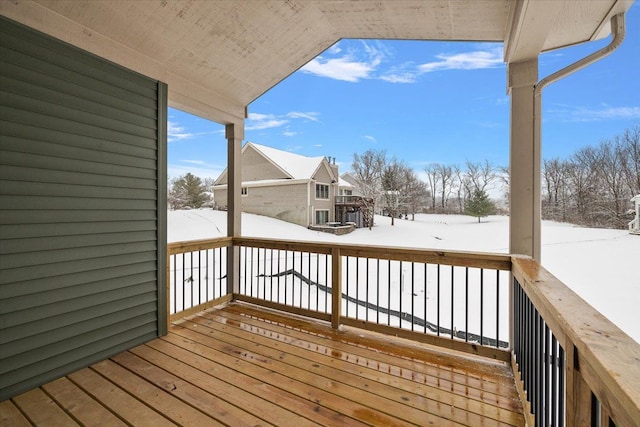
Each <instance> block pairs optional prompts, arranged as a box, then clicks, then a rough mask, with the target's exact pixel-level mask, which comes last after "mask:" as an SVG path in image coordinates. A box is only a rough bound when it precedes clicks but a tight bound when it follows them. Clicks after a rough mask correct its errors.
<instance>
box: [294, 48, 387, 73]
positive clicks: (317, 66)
mask: <svg viewBox="0 0 640 427" xmlns="http://www.w3.org/2000/svg"><path fill="white" fill-rule="evenodd" d="M362 47H363V48H362V50H355V49H353V50H351V51H349V52H346V53H345V54H344V55H342V56H341V57H337V58H326V57H323V56H318V57H316V58H314V59H312V60H311V62H309V63H308V64H307V65H305V66H304V67H302V68H301V69H300V71H302V72H304V73H309V74H315V75H316V76H320V77H327V78H331V79H335V80H342V81H346V82H354V83H355V82H358V81H360V80H362V79H369V78H372V77H373V73H374V71H375V70H376V69H377V67H378V66H379V65H380V64H381V63H382V61H383V59H384V58H385V56H386V54H385V52H384V47H383V45H382V44H381V43H376V44H375V45H374V44H371V43H366V42H364V41H363V42H362ZM326 53H327V54H328V55H338V54H341V53H342V49H341V48H340V47H339V46H338V45H334V46H332V47H331V48H330V49H329V50H328V51H327V52H326Z"/></svg>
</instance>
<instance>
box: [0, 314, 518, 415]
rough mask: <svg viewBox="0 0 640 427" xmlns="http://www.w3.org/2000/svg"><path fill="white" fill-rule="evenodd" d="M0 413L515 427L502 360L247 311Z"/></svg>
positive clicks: (86, 372) (203, 318) (195, 320)
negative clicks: (492, 359)
mask: <svg viewBox="0 0 640 427" xmlns="http://www.w3.org/2000/svg"><path fill="white" fill-rule="evenodd" d="M0 410H1V414H0V417H1V418H0V419H2V421H3V423H2V424H3V425H5V424H6V425H24V424H25V422H26V423H27V424H30V423H33V424H35V425H50V424H52V425H55V423H56V422H57V423H58V425H73V424H74V423H76V424H80V425H92V424H93V425H116V426H117V425H154V426H155V425H184V426H188V425H207V426H209V425H211V426H215V425H229V426H243V425H246V426H269V425H274V426H275V425H291V426H318V425H328V426H364V425H381V426H382V425H384V426H406V425H414V426H415V425H420V426H426V425H434V426H463V425H464V426H523V425H524V417H523V413H522V412H523V410H522V405H521V403H520V401H519V399H518V395H517V391H516V388H515V383H514V378H513V374H512V373H511V371H510V367H509V366H507V365H506V364H505V363H502V362H495V361H491V360H487V359H482V358H479V357H475V356H468V355H461V354H459V353H456V352H453V351H449V350H444V349H440V348H435V347H433V346H427V345H424V344H418V343H412V342H409V341H407V340H403V339H398V338H394V337H388V336H383V335H380V334H376V333H373V332H368V331H363V330H359V329H355V328H341V329H340V330H337V331H336V330H333V329H331V328H330V326H329V325H327V324H324V323H322V322H317V321H312V320H308V319H304V318H301V317H294V316H290V315H286V314H283V313H279V312H275V311H271V310H267V309H262V308H258V307H255V306H251V305H248V304H229V305H226V306H224V307H222V308H216V309H212V310H208V311H206V312H202V313H198V314H197V315H195V316H192V317H190V318H189V319H186V320H184V321H181V322H179V323H177V324H174V325H173V326H172V328H171V331H170V333H169V335H167V336H165V337H162V338H160V339H156V340H153V341H150V342H148V343H146V344H144V345H141V346H139V347H136V348H133V349H131V350H129V351H127V352H124V353H121V354H119V355H116V356H114V357H112V358H111V359H109V360H105V361H102V362H100V363H97V364H95V365H93V366H90V367H88V368H85V369H82V370H80V371H77V372H75V373H73V374H70V375H68V376H67V377H64V378H61V379H58V380H56V381H53V382H51V383H49V384H45V385H44V386H42V387H40V388H38V389H34V390H31V391H29V392H27V393H24V394H22V395H20V396H16V397H14V398H13V399H11V400H9V401H5V402H1V403H0ZM21 423H22V424H21Z"/></svg>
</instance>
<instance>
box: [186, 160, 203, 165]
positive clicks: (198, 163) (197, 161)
mask: <svg viewBox="0 0 640 427" xmlns="http://www.w3.org/2000/svg"><path fill="white" fill-rule="evenodd" d="M182 162H183V163H189V164H192V165H199V166H202V165H205V164H206V163H207V162H205V161H204V160H182Z"/></svg>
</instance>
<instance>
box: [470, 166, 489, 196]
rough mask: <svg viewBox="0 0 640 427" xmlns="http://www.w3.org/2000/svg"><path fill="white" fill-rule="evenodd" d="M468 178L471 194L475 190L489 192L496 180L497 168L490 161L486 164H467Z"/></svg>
mask: <svg viewBox="0 0 640 427" xmlns="http://www.w3.org/2000/svg"><path fill="white" fill-rule="evenodd" d="M466 166H467V171H466V178H467V180H468V183H467V186H468V190H469V192H468V193H469V194H472V192H473V191H474V190H480V191H487V190H488V189H490V188H491V184H492V183H493V182H494V181H495V179H496V172H495V168H494V166H493V165H491V163H489V161H488V160H485V161H484V162H471V161H469V160H467V162H466Z"/></svg>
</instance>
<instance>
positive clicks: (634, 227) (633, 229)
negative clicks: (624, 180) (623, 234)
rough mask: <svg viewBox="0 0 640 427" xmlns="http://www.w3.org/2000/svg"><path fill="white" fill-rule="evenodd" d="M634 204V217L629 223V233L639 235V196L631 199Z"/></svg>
mask: <svg viewBox="0 0 640 427" xmlns="http://www.w3.org/2000/svg"><path fill="white" fill-rule="evenodd" d="M631 201H632V202H633V203H634V204H635V209H636V217H635V218H634V219H633V221H631V222H630V223H629V233H633V234H640V194H636V195H635V196H634V197H632V198H631Z"/></svg>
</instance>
